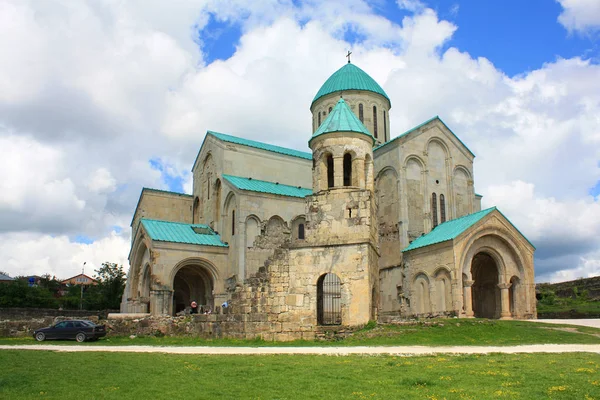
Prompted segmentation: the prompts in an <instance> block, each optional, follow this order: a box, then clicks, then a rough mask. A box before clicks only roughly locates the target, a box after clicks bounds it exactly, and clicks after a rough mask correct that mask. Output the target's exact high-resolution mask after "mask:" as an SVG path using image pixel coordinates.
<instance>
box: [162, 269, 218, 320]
mask: <svg viewBox="0 0 600 400" xmlns="http://www.w3.org/2000/svg"><path fill="white" fill-rule="evenodd" d="M215 280H216V275H215V269H214V267H213V266H212V265H211V264H210V263H208V262H207V261H205V260H201V259H189V260H185V261H183V262H181V263H180V264H179V265H178V266H177V267H176V268H175V269H174V270H173V273H172V288H173V298H172V307H171V312H170V313H171V314H176V313H178V312H180V311H182V310H185V308H186V307H188V306H189V305H190V303H191V302H192V301H195V302H196V303H198V307H199V308H200V307H203V308H205V309H207V308H210V309H213V308H214V306H215V299H214V287H215Z"/></svg>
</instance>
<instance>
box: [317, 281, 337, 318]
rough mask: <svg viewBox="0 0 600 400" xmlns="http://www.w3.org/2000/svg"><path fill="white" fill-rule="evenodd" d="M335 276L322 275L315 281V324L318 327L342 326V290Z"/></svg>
mask: <svg viewBox="0 0 600 400" xmlns="http://www.w3.org/2000/svg"><path fill="white" fill-rule="evenodd" d="M341 283H342V282H341V281H340V278H338V276H337V275H336V274H325V275H322V276H321V277H320V278H319V280H318V281H317V322H318V324H319V325H341V324H342V302H341V299H342V288H341Z"/></svg>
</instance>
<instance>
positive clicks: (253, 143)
mask: <svg viewBox="0 0 600 400" xmlns="http://www.w3.org/2000/svg"><path fill="white" fill-rule="evenodd" d="M206 134H207V135H212V136H214V137H216V138H217V139H220V140H222V141H224V142H228V143H235V144H241V145H242V146H248V147H254V148H255V149H261V150H267V151H272V152H273V153H279V154H284V155H286V156H292V157H298V158H304V159H305V160H312V154H311V153H306V152H304V151H299V150H294V149H288V148H286V147H280V146H275V145H272V144H267V143H262V142H257V141H255V140H250V139H244V138H240V137H236V136H231V135H226V134H224V133H219V132H213V131H208V132H206Z"/></svg>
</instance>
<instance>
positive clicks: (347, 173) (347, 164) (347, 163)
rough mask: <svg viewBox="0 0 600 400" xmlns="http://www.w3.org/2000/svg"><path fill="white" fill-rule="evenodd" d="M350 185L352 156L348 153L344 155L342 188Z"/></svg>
mask: <svg viewBox="0 0 600 400" xmlns="http://www.w3.org/2000/svg"><path fill="white" fill-rule="evenodd" d="M351 184H352V156H351V155H350V154H349V153H346V154H344V186H350V185H351Z"/></svg>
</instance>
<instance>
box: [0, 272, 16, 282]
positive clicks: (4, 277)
mask: <svg viewBox="0 0 600 400" xmlns="http://www.w3.org/2000/svg"><path fill="white" fill-rule="evenodd" d="M12 281H14V278H11V277H10V276H8V275H4V274H2V273H0V283H5V282H12Z"/></svg>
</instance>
